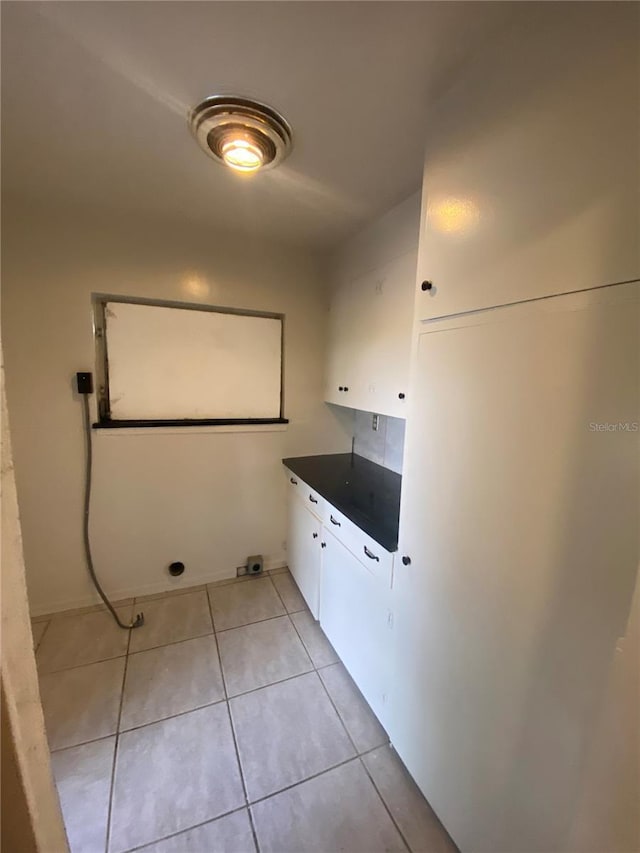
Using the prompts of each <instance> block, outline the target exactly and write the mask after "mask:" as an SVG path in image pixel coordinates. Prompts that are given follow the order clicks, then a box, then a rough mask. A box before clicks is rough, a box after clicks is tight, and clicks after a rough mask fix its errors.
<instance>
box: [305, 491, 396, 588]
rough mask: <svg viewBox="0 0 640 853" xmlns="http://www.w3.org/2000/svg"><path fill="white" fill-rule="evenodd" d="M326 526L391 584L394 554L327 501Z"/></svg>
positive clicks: (363, 561)
mask: <svg viewBox="0 0 640 853" xmlns="http://www.w3.org/2000/svg"><path fill="white" fill-rule="evenodd" d="M322 520H323V523H324V526H325V527H326V529H327V530H330V531H331V533H332V534H333V535H334V536H335V537H336V539H337V540H338V541H339V542H342V544H343V545H344V546H345V547H346V548H348V549H349V551H351V553H352V554H353V555H354V556H356V557H357V558H358V560H360V562H361V563H362V564H363V566H364V567H365V568H366V569H368V571H369V572H370V573H371V574H372V575H374V577H377V578H379V579H380V580H381V581H382V582H383V583H384V584H385V585H387V586H391V576H392V569H393V554H392V553H390V552H389V551H386V550H385V549H384V548H383V547H382V545H378V543H377V542H376V541H375V539H372V538H371V537H370V536H368V535H367V534H366V533H365V532H364V531H362V530H360V528H359V527H358V526H357V525H355V524H354V523H353V521H351V520H350V519H348V518H347V517H346V515H343V514H342V513H341V512H340V511H339V510H337V509H336V508H335V507H333V506H331V504H329V503H327V502H326V501H325V504H324V514H323V517H322Z"/></svg>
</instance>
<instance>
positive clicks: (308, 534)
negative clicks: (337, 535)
mask: <svg viewBox="0 0 640 853" xmlns="http://www.w3.org/2000/svg"><path fill="white" fill-rule="evenodd" d="M285 470H286V469H285ZM287 480H288V482H289V489H288V493H289V498H288V505H287V558H288V563H289V571H290V572H291V574H292V575H293V577H294V580H295V582H296V583H297V584H298V589H299V590H300V592H301V593H302V596H303V598H304V600H305V601H306V602H307V606H308V608H309V610H310V611H311V613H312V614H313V618H314V619H317V618H318V602H319V598H320V551H321V548H320V541H321V538H322V536H321V532H322V512H323V509H324V501H323V500H322V498H321V497H320V496H319V495H318V494H317V493H316V492H314V491H313V489H310V488H309V487H308V486H307V484H306V483H305V482H303V481H302V480H301V479H300V478H299V477H296V476H295V474H292V473H291V471H288V470H287Z"/></svg>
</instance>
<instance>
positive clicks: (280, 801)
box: [251, 761, 406, 853]
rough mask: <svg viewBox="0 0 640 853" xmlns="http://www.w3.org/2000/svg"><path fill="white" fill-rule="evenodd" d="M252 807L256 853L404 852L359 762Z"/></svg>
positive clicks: (342, 767)
mask: <svg viewBox="0 0 640 853" xmlns="http://www.w3.org/2000/svg"><path fill="white" fill-rule="evenodd" d="M251 812H252V814H253V820H254V824H255V827H256V834H257V836H258V844H259V845H260V851H261V853H328V851H332V853H334V851H341V850H342V851H348V853H401V851H402V853H406V847H405V845H404V843H403V841H402V838H401V837H400V834H399V833H398V830H397V829H396V828H395V826H394V825H393V822H392V820H391V818H390V817H389V815H388V813H387V810H386V809H385V807H384V805H383V804H382V801H381V800H380V797H379V796H378V794H377V793H376V790H375V788H374V787H373V785H372V784H371V780H370V779H369V777H368V776H367V774H366V772H365V770H364V768H363V767H362V765H361V764H360V762H359V761H350V762H349V763H347V764H343V765H342V766H341V767H336V768H335V769H333V770H330V771H329V772H328V773H323V774H322V775H321V776H317V777H316V778H315V779H309V780H308V781H306V782H303V783H302V784H301V785H296V786H295V787H294V788H291V789H289V790H288V791H282V793H280V794H276V795H275V796H274V797H270V798H269V799H267V800H263V801H262V802H260V803H256V804H255V805H253V806H251Z"/></svg>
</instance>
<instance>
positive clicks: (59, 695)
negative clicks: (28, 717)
mask: <svg viewBox="0 0 640 853" xmlns="http://www.w3.org/2000/svg"><path fill="white" fill-rule="evenodd" d="M124 663H125V659H124V658H114V659H112V660H107V661H102V662H101V663H90V664H87V666H78V667H75V668H74V669H64V670H62V671H61V672H51V673H48V674H46V675H42V676H40V699H41V701H42V710H43V712H44V721H45V725H46V729H47V737H48V740H49V748H50V749H52V750H54V749H62V748H63V747H67V746H75V745H77V744H80V743H84V742H85V741H89V740H97V739H98V738H103V737H106V736H107V735H111V734H114V733H115V731H116V728H117V725H118V713H119V711H120V693H121V690H122V678H123V674H124Z"/></svg>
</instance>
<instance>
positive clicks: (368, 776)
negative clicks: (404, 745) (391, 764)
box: [358, 744, 413, 853]
mask: <svg viewBox="0 0 640 853" xmlns="http://www.w3.org/2000/svg"><path fill="white" fill-rule="evenodd" d="M386 745H387V746H389V747H390V746H391V744H386ZM379 748H380V747H376V749H379ZM369 751H370V752H373V750H369ZM363 754H367V753H363ZM358 761H359V762H360V764H361V765H362V768H363V769H364V772H365V773H366V775H367V778H368V779H369V781H370V782H371V784H372V785H373V790H374V791H375V792H376V794H377V795H378V797H379V799H380V802H381V803H382V805H383V806H384V808H385V811H386V812H387V814H388V815H389V817H390V818H391V823H392V824H393V825H394V826H395V828H396V830H397V831H398V835H399V836H400V838H401V839H402V842H403V844H404V845H405V847H406V848H407V850H408V851H409V853H413V850H412V848H411V847H410V845H409V842H408V841H407V839H406V838H405V837H404V833H403V832H402V830H401V829H400V826H399V825H398V823H397V821H396V819H395V818H394V816H393V815H392V814H391V809H390V808H389V806H388V805H387V802H386V800H385V798H384V797H383V796H382V794H381V793H380V791H379V790H378V786H377V785H376V783H375V780H374V778H373V776H372V775H371V773H369V768H368V767H367V765H366V764H365V763H364V761H363V760H362V755H359V756H358Z"/></svg>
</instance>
